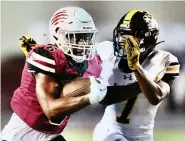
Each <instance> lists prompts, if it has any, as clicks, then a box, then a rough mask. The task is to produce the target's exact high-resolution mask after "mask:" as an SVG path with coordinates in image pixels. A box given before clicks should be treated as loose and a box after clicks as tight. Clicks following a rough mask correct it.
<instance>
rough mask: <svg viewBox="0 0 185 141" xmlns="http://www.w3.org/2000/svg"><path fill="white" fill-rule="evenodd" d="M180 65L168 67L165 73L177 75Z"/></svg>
mask: <svg viewBox="0 0 185 141" xmlns="http://www.w3.org/2000/svg"><path fill="white" fill-rule="evenodd" d="M179 69H180V65H174V66H168V67H167V68H166V73H179Z"/></svg>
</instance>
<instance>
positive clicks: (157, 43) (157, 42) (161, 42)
mask: <svg viewBox="0 0 185 141" xmlns="http://www.w3.org/2000/svg"><path fill="white" fill-rule="evenodd" d="M160 43H164V41H160V42H157V43H156V45H158V44H160Z"/></svg>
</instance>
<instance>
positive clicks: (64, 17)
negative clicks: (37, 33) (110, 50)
mask: <svg viewBox="0 0 185 141" xmlns="http://www.w3.org/2000/svg"><path fill="white" fill-rule="evenodd" d="M49 28H50V36H51V43H52V44H56V45H57V46H58V47H59V48H60V49H62V51H63V52H64V53H65V54H66V55H69V56H71V57H72V58H73V60H75V61H77V62H83V61H84V60H90V59H93V57H94V55H95V54H96V46H97V44H98V30H97V29H96V27H95V24H94V22H93V19H92V17H91V16H90V14H89V13H87V12H86V11H85V10H84V9H82V8H79V7H73V6H70V7H65V8H61V9H59V10H57V11H56V12H55V13H54V14H53V16H52V17H51V19H50V22H49Z"/></svg>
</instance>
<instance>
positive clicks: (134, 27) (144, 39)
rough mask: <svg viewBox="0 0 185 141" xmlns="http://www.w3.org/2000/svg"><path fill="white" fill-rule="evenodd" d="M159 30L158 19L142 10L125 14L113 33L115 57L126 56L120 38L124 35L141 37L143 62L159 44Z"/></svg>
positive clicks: (141, 57)
mask: <svg viewBox="0 0 185 141" xmlns="http://www.w3.org/2000/svg"><path fill="white" fill-rule="evenodd" d="M158 34H159V28H158V23H157V21H156V19H155V18H154V17H153V16H152V15H151V14H150V13H148V12H146V11H141V10H131V11H129V12H128V13H127V14H125V15H124V16H123V17H122V18H121V19H120V21H119V23H118V24H117V26H116V28H115V29H114V31H113V43H114V44H113V45H114V55H115V56H120V57H122V56H125V53H124V50H123V48H122V47H121V45H122V46H123V43H121V42H119V37H120V36H123V35H132V36H135V37H139V38H140V39H141V42H140V45H139V46H140V51H141V55H140V59H141V60H142V59H143V58H145V57H146V56H148V54H149V53H150V52H152V51H153V50H154V48H155V46H156V45H157V44H158V43H157V39H158Z"/></svg>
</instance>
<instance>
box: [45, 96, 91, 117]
mask: <svg viewBox="0 0 185 141" xmlns="http://www.w3.org/2000/svg"><path fill="white" fill-rule="evenodd" d="M89 104H90V103H89V98H88V96H87V95H84V96H79V97H65V98H58V99H55V100H51V101H50V102H49V103H48V109H47V113H46V115H47V117H48V118H49V119H50V120H52V119H55V118H56V117H58V116H61V115H62V116H67V115H70V114H72V113H74V112H77V111H79V110H81V109H82V108H84V107H86V106H88V105H89Z"/></svg>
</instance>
